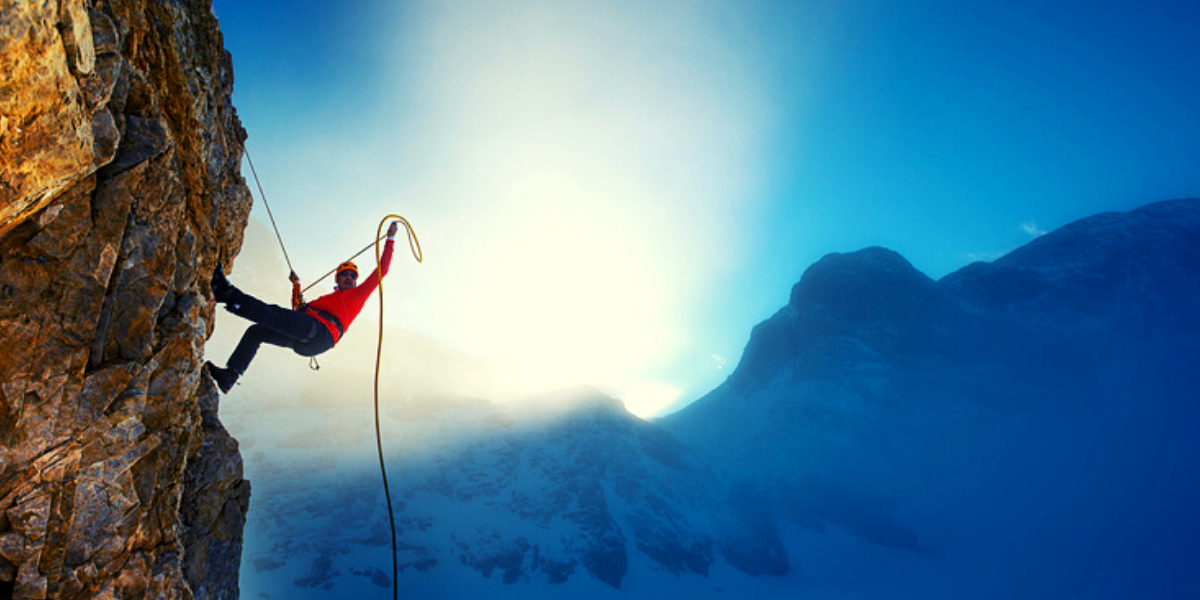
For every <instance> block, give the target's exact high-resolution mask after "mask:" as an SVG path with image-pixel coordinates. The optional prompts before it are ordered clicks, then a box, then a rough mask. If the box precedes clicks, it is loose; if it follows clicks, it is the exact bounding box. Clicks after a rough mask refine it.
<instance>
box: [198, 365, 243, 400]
mask: <svg viewBox="0 0 1200 600" xmlns="http://www.w3.org/2000/svg"><path fill="white" fill-rule="evenodd" d="M204 367H205V368H206V369H207V370H208V376H209V377H212V380H213V382H214V383H216V384H217V388H218V389H220V390H221V393H223V394H228V393H229V390H231V389H233V384H235V383H237V380H238V372H237V371H234V370H233V369H223V368H221V367H218V366H217V365H214V364H212V362H209V361H205V363H204Z"/></svg>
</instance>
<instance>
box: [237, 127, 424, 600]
mask: <svg viewBox="0 0 1200 600" xmlns="http://www.w3.org/2000/svg"><path fill="white" fill-rule="evenodd" d="M243 150H244V151H245V148H243ZM245 152H246V161H247V162H248V163H250V173H251V174H252V175H253V176H254V183H255V184H256V185H257V186H258V194H259V197H261V198H262V201H263V205H264V206H266V207H267V216H268V217H270V219H271V227H272V228H273V229H274V230H275V239H277V240H279V248H280V249H281V250H283V259H284V260H285V261H286V262H287V265H288V270H289V271H291V272H292V273H295V271H296V270H295V269H294V268H292V261H291V259H290V258H288V253H287V248H286V247H285V246H284V245H283V236H281V235H279V227H278V226H276V224H275V215H273V214H272V213H271V205H270V204H268V203H267V195H266V193H265V192H263V188H262V183H261V182H260V181H259V180H258V172H257V171H255V170H254V162H253V161H251V160H250V152H249V151H245ZM389 219H394V220H396V221H399V222H401V223H403V224H404V229H405V230H406V231H407V232H408V247H409V249H410V250H412V253H413V258H415V259H417V262H424V261H425V256H424V254H423V253H422V252H421V242H420V240H418V239H417V234H416V232H415V231H413V228H412V224H410V223H409V222H408V219H405V218H404V217H402V216H400V215H396V214H391V215H388V216H386V217H384V218H383V219H382V220H380V221H379V227H377V228H376V229H375V241H374V242H372V243H371V244H368V245H367V246H366V247H365V248H363V249H362V250H359V251H358V252H357V253H355V255H354V256H351V257H350V258H348V259H346V261H347V262H348V261H352V260H354V259H355V258H358V256H359V255H360V254H362V253H363V252H366V251H367V250H370V249H371V247H372V246H374V248H375V272H376V273H379V277H378V278H377V279H378V283H379V341H378V343H377V344H376V346H375V379H374V384H373V393H374V407H375V448H376V450H377V451H378V453H379V474H380V475H381V476H382V477H383V496H384V499H385V501H386V503H387V511H388V524H389V525H390V526H391V530H392V598H393V599H394V600H399V598H400V583H399V575H400V573H399V568H398V563H399V556H398V549H397V545H396V515H395V512H394V511H393V510H392V491H391V489H390V486H389V485H388V478H387V466H386V465H385V464H384V460H383V435H382V433H381V432H380V427H379V372H380V365H381V363H382V359H383V271H382V269H381V263H382V262H383V261H382V255H381V254H380V250H379V242H380V241H382V240H383V239H384V238H385V237H386V236H384V235H380V232H382V231H383V225H384V224H385V223H387V222H388V220H389ZM343 264H344V263H343ZM339 266H340V265H339ZM336 272H337V268H334V269H333V270H332V271H330V272H328V273H326V274H324V275H322V276H321V277H320V278H319V279H317V280H316V281H314V282H312V283H310V284H308V287H306V288H304V289H303V290H301V291H300V293H301V295H303V294H304V292H307V291H308V290H309V289H311V288H312V287H313V286H315V285H317V284H318V283H320V282H321V281H323V280H325V278H327V277H329V276H330V275H332V274H334V273H336ZM309 368H310V369H312V370H314V371H316V370H319V369H320V368H321V366H320V365H319V364H317V357H315V356H313V357H310V359H309Z"/></svg>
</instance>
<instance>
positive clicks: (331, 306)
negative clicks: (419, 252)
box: [293, 240, 393, 344]
mask: <svg viewBox="0 0 1200 600" xmlns="http://www.w3.org/2000/svg"><path fill="white" fill-rule="evenodd" d="M392 243H393V240H388V241H387V243H386V244H384V246H383V255H382V256H380V257H379V266H380V267H381V268H382V270H383V274H384V275H387V272H388V267H389V266H390V265H391V264H392ZM299 285H300V284H298V283H297V284H293V287H294V288H298V287H299ZM377 287H379V272H378V270H377V271H372V272H371V274H370V275H369V276H368V277H367V278H366V279H365V280H363V282H362V283H360V284H358V285H357V286H355V287H353V288H350V289H348V290H337V291H335V292H333V293H332V294H325V295H324V296H321V297H320V298H317V299H316V300H313V301H312V302H309V303H308V304H307V307H308V309H310V310H307V311H306V312H307V313H308V314H310V315H312V316H314V317H316V319H317V320H318V321H320V322H321V323H322V324H324V325H325V328H326V329H328V330H329V334H330V335H332V336H333V342H334V343H335V344H336V343H337V341H338V339H340V338H341V337H342V332H343V331H346V330H349V329H350V324H351V323H353V322H354V318H355V317H357V316H358V313H359V312H361V311H362V308H363V305H365V304H366V303H367V299H368V298H370V297H371V293H372V292H374V291H375V288H377ZM311 309H316V310H319V311H321V312H325V313H328V314H331V315H333V316H334V317H337V320H338V321H340V322H341V324H342V331H338V328H337V326H336V325H335V324H333V323H331V322H330V321H329V319H326V318H325V317H324V316H322V315H320V314H314V313H313V311H312V310H311Z"/></svg>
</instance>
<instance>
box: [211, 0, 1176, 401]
mask: <svg viewBox="0 0 1200 600" xmlns="http://www.w3.org/2000/svg"><path fill="white" fill-rule="evenodd" d="M213 10H214V12H215V14H216V15H217V17H218V18H219V20H220V23H221V28H222V31H223V32H224V34H225V43H226V47H227V48H228V49H229V50H230V51H231V52H232V54H233V60H234V69H235V74H236V84H235V89H234V102H235V105H236V106H237V108H238V111H239V114H240V115H241V118H242V121H243V123H244V125H245V127H246V129H247V130H248V132H249V135H250V138H249V140H248V142H247V145H248V148H249V150H250V152H251V155H252V156H253V158H254V160H255V165H256V166H257V168H258V171H259V174H260V175H261V176H262V177H263V178H264V182H263V183H264V185H265V186H266V187H267V194H268V199H269V200H270V201H271V203H272V207H273V208H274V210H275V213H276V215H275V216H276V218H277V220H278V221H279V224H280V227H281V228H282V229H283V235H284V238H285V241H286V242H287V243H288V245H289V252H290V253H291V256H292V260H293V262H294V263H295V264H296V267H297V270H298V271H299V272H300V274H301V275H302V276H303V277H305V278H306V279H312V278H313V277H315V276H317V275H319V274H321V273H323V272H325V271H326V270H327V269H329V268H331V267H332V265H333V264H336V262H338V261H339V260H340V259H341V258H342V257H343V256H344V255H345V254H348V253H350V252H353V251H355V250H357V249H358V248H360V247H362V245H364V244H365V243H367V242H368V241H369V239H370V235H371V233H372V231H373V230H374V228H375V225H376V223H377V221H378V219H379V218H380V217H382V216H383V215H384V214H387V213H389V212H400V213H401V214H404V215H405V216H406V217H408V218H409V220H410V221H412V222H413V224H414V225H415V226H416V227H417V230H418V233H419V234H420V235H421V241H422V243H423V245H424V246H425V251H426V257H427V260H426V263H425V264H424V265H420V266H417V265H415V264H412V262H411V260H408V259H407V258H406V257H405V256H404V255H403V254H399V255H398V259H401V260H406V261H407V262H406V263H405V264H403V266H402V267H401V268H400V270H399V271H398V273H400V276H399V277H398V278H397V281H398V282H401V283H400V286H401V287H402V288H403V289H402V291H398V292H396V294H397V296H396V298H395V300H391V296H389V307H393V306H394V307H395V308H394V309H391V308H389V310H390V314H389V322H394V324H396V325H399V326H402V327H405V328H408V329H412V330H414V331H417V332H420V333H424V334H426V335H429V336H431V337H433V338H435V339H438V340H441V341H443V342H445V343H448V344H450V345H452V346H455V347H458V348H460V349H462V350H465V351H468V352H472V353H476V354H480V355H484V356H489V357H492V358H495V359H497V360H499V361H500V362H501V364H504V365H506V367H505V368H506V369H508V370H509V371H511V372H513V373H514V377H517V378H519V379H522V380H528V381H529V382H530V383H531V384H535V385H540V384H544V385H556V384H559V383H567V382H568V381H573V380H582V381H585V382H588V383H592V384H595V385H598V386H600V387H601V388H602V389H606V390H609V391H612V392H613V393H616V394H619V395H621V396H622V397H623V398H624V399H625V400H626V403H627V405H629V407H630V408H631V410H633V411H634V412H636V413H638V414H641V415H643V416H648V415H653V414H656V413H659V412H661V411H663V410H668V409H669V407H671V406H675V407H677V406H678V405H679V403H682V402H688V401H691V400H694V399H696V398H697V397H699V396H701V395H703V394H704V393H706V392H707V391H709V390H710V389H711V388H712V387H714V386H715V385H717V384H718V383H720V381H722V380H723V379H724V377H725V376H726V375H727V374H728V372H729V370H730V369H731V368H732V367H733V365H734V364H736V361H737V359H738V357H739V356H740V354H741V350H742V346H743V345H744V344H745V342H746V340H747V339H748V337H749V332H750V329H751V328H752V327H753V326H754V325H755V324H756V323H758V322H759V321H761V320H763V319H765V318H766V317H768V316H770V314H772V313H773V312H774V311H775V310H777V309H778V308H779V307H781V306H782V305H783V304H784V303H785V302H786V301H787V298H788V291H789V289H790V287H791V285H792V284H794V283H795V282H796V281H797V280H798V279H799V277H800V275H801V274H802V273H803V270H804V269H805V268H806V267H807V266H808V265H810V264H812V263H813V262H814V261H816V260H818V259H819V258H820V257H821V256H823V255H825V254H827V253H830V252H847V251H853V250H857V249H859V248H862V247H865V246H869V245H882V246H886V247H888V248H892V249H894V250H896V251H898V252H900V253H901V254H903V255H904V256H905V257H907V258H908V259H909V260H910V261H911V262H912V263H913V264H914V265H915V266H916V267H917V268H918V269H920V270H922V271H924V272H925V273H927V274H929V275H930V276H932V277H935V278H938V277H941V276H943V275H945V274H947V273H949V272H951V271H953V270H955V269H957V268H960V267H962V266H964V265H966V264H968V263H970V262H972V261H974V260H990V259H992V258H995V257H997V256H999V255H1001V254H1003V253H1005V252H1007V251H1009V250H1012V249H1013V248H1015V247H1017V246H1019V245H1021V244H1023V243H1025V242H1026V241H1028V240H1029V239H1031V237H1032V236H1035V235H1038V234H1039V233H1040V232H1044V231H1047V230H1051V229H1053V228H1055V227H1058V226H1061V225H1063V224H1065V223H1067V222H1070V221H1072V220H1075V219H1078V218H1081V217H1085V216H1088V215H1090V214H1093V213H1097V212H1101V211H1108V210H1127V209H1131V208H1134V207H1136V206H1140V205H1142V204H1145V203H1148V202H1152V201H1156V200H1162V199H1168V198H1174V197H1183V196H1197V195H1200V111H1198V110H1197V107H1200V60H1198V59H1197V57H1200V35H1197V32H1198V31H1200V3H1197V2H1194V1H1188V2H1154V1H1150V2H1146V1H1139V2H1103V1H1101V2H1051V3H1045V2H1033V1H1030V2H1022V1H1016V2H1011V1H1010V2H986V3H985V2H961V1H954V2H951V1H937V0H903V1H901V0H895V1H882V0H881V1H861V2H834V1H828V0H819V1H815V2H754V1H728V2H722V1H696V2H676V1H661V0H644V1H632V0H613V1H606V2H601V1H595V2H555V1H549V0H547V1H537V0H511V1H486V0H470V1H465V2H453V3H444V2H433V1H429V2H383V1H364V2H349V3H342V2H319V1H305V0H301V1H297V0H288V1H287V2H284V1H274V0H272V1H267V2H233V1H230V0H216V1H215V2H214V3H213ZM246 173H247V175H248V174H249V171H248V169H246ZM256 193H257V192H256ZM255 210H256V212H255V214H256V216H258V218H260V219H262V220H263V221H266V215H265V213H264V212H262V209H261V207H256V209H255ZM398 264H399V263H398ZM235 270H236V268H235ZM283 275H285V274H281V277H280V279H281V286H283V287H286V282H285V281H284V279H283ZM390 293H391V292H389V294H390Z"/></svg>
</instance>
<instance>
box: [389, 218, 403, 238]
mask: <svg viewBox="0 0 1200 600" xmlns="http://www.w3.org/2000/svg"><path fill="white" fill-rule="evenodd" d="M399 227H400V224H399V223H397V222H396V221H392V224H391V225H389V226H388V234H387V236H388V238H394V237H396V229H398V228H399Z"/></svg>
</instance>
